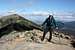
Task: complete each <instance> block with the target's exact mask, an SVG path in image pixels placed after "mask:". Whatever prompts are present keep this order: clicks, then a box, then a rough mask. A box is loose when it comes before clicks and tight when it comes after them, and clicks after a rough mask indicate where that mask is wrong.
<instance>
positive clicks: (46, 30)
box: [41, 27, 53, 42]
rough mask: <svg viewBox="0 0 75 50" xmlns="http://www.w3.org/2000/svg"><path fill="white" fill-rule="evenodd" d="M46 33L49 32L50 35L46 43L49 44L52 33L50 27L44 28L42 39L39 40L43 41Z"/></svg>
mask: <svg viewBox="0 0 75 50" xmlns="http://www.w3.org/2000/svg"><path fill="white" fill-rule="evenodd" d="M48 31H49V33H50V35H49V39H48V41H49V42H50V41H51V39H52V31H53V29H52V28H51V27H46V28H45V29H44V33H43V37H42V39H41V40H42V41H43V40H44V38H45V36H46V34H47V32H48Z"/></svg>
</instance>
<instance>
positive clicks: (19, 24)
mask: <svg viewBox="0 0 75 50" xmlns="http://www.w3.org/2000/svg"><path fill="white" fill-rule="evenodd" d="M32 29H38V30H42V28H41V27H40V26H39V25H37V24H36V23H34V22H32V21H30V20H28V19H25V18H23V17H21V16H20V15H18V14H12V15H9V16H4V17H2V18H0V37H1V36H3V35H4V34H8V33H10V32H12V31H13V30H19V31H23V30H32Z"/></svg>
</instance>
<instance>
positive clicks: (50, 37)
mask: <svg viewBox="0 0 75 50" xmlns="http://www.w3.org/2000/svg"><path fill="white" fill-rule="evenodd" d="M49 32H50V36H49V39H48V41H49V42H50V41H51V39H52V29H51V28H50V31H49Z"/></svg>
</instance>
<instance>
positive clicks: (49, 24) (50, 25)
mask: <svg viewBox="0 0 75 50" xmlns="http://www.w3.org/2000/svg"><path fill="white" fill-rule="evenodd" d="M42 26H44V33H43V37H42V39H41V41H43V40H44V38H45V35H46V33H47V32H48V31H49V32H50V36H49V39H48V41H49V42H50V41H51V39H52V31H53V29H54V28H56V27H57V26H56V22H55V19H54V17H53V16H52V15H49V17H48V18H47V19H46V20H45V21H44V23H43V24H42Z"/></svg>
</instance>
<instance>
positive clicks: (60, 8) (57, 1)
mask: <svg viewBox="0 0 75 50" xmlns="http://www.w3.org/2000/svg"><path fill="white" fill-rule="evenodd" d="M9 11H15V12H20V13H22V12H25V13H34V14H37V13H43V14H47V12H50V11H51V12H56V14H63V13H65V12H70V13H71V12H72V13H73V12H75V0H0V13H2V12H9ZM57 12H59V13H57ZM60 12H62V13H60ZM67 14H69V13H67ZM56 18H57V19H60V20H62V21H65V20H67V21H72V20H75V17H73V16H58V17H56Z"/></svg>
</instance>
